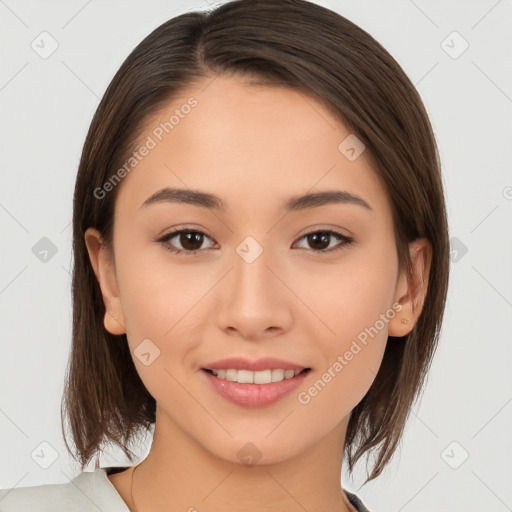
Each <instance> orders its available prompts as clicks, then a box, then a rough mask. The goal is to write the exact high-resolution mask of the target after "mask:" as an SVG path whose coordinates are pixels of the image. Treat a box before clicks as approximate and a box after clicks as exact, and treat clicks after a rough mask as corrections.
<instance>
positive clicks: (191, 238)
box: [180, 231, 203, 251]
mask: <svg viewBox="0 0 512 512" xmlns="http://www.w3.org/2000/svg"><path fill="white" fill-rule="evenodd" d="M202 237H203V235H202V234H201V233H196V232H193V231H189V232H186V233H182V234H181V235H180V244H181V245H182V247H183V248H184V249H185V250H186V251H196V250H198V249H200V248H201V245H202V242H203V240H202ZM194 243H196V244H197V246H194ZM190 244H192V246H190Z"/></svg>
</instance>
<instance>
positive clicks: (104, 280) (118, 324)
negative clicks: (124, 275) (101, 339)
mask: <svg viewBox="0 0 512 512" xmlns="http://www.w3.org/2000/svg"><path fill="white" fill-rule="evenodd" d="M85 245H86V246H87V251H88V252H89V259H90V260H91V265H92V267H93V269H94V273H95V274H96V279H98V283H99V285H100V288H101V294H102V295H103V303H104V304H105V309H106V313H105V318H104V320H103V323H104V325H105V329H106V330H107V331H108V332H110V333H111V334H116V335H120V334H124V333H125V332H126V327H125V322H124V316H123V310H122V307H121V301H120V299H119V292H118V289H117V282H116V274H115V267H114V264H113V261H112V258H111V255H110V254H109V253H108V251H107V249H106V248H105V246H104V243H103V239H102V237H101V234H100V232H99V231H98V230H97V229H95V228H89V229H87V231H86V232H85Z"/></svg>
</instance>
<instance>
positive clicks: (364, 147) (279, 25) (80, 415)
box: [0, 0, 449, 512]
mask: <svg viewBox="0 0 512 512" xmlns="http://www.w3.org/2000/svg"><path fill="white" fill-rule="evenodd" d="M73 226H74V231H73V233H74V242H73V250H74V269H73V311H74V318H73V344H72V353H71V358H70V363H69V367H68V373H67V385H66V389H65V394H64V399H63V407H64V410H63V419H64V418H65V419H66V420H67V422H68V424H69V428H70V432H71V437H72V441H73V443H74V445H75V448H74V449H71V448H69V445H68V449H69V450H70V452H71V453H72V454H73V455H74V456H75V457H76V459H77V460H78V461H79V462H80V465H81V468H82V473H81V474H80V475H78V476H77V477H76V478H75V479H74V480H73V481H72V482H69V483H67V484H58V485H55V484H54V485H47V486H37V487H29V488H20V489H12V490H10V491H3V492H2V495H0V509H1V510H2V511H4V510H5V511H10V510H21V509H27V508H30V509H31V510H50V509H51V510H53V511H56V510H70V507H74V508H73V510H89V509H91V507H92V508H94V507H97V508H98V509H100V510H103V511H104V512H107V511H113V510H123V511H127V510H131V511H149V510H154V511H161V510H162V511H163V510H166V511H168V510H196V509H197V510H235V511H236V510H244V511H251V510H291V509H297V510H299V509H301V508H302V509H305V510H309V511H320V510H340V511H349V510H350V511H354V510H359V511H365V510H367V508H366V507H365V505H364V504H363V503H362V501H361V500H360V499H359V498H358V497H357V496H356V495H355V494H353V493H351V492H349V491H346V490H344V489H343V488H342V486H341V484H340V475H341V468H342V461H343V459H344V457H346V461H347V463H348V468H349V470H350V471H351V470H352V469H353V467H354V465H355V463H356V462H357V461H358V460H359V459H360V458H361V457H362V456H363V455H369V454H370V453H371V454H373V455H374V456H375V463H374V466H373V468H372V471H371V473H370V474H369V475H368V479H367V481H369V480H372V479H374V478H376V477H377V476H378V475H379V474H380V473H381V472H382V470H383V469H384V467H385V466H386V464H387V463H388V462H389V461H390V459H391V457H392V455H393V453H394V452H395V451H396V448H397V446H398V443H399V441H400V438H401V435H402V433H403V429H404V425H405V422H406V419H407V416H408V414H409V411H410V408H411V405H412V403H413V402H414V400H415V399H416V398H417V397H418V396H419V393H420V391H421V388H422V385H423V383H424V379H425V377H426V375H427V372H428V368H429V366H430V362H431V360H432V357H433V354H434V352H435V348H436V345H437V340H438V336H439V330H440V325H441V320H442V316H443V310H444V303H445V297H446V291H447V283H448V266H449V264H448V230H447V222H446V213H445V204H444V198H443V190H442V180H441V175H440V164H439V157H438V153H437V147H436V143H435V138H434V135H433V133H432V128H431V125H430V123H429V120H428V116H427V114H426V112H425V109H424V107H423V104H422V102H421V99H420V97H419V95H418V93H417V91H416V90H415V89H414V87H413V85H412V84H411V82H410V81H409V79H408V78H407V77H406V75H405V73H404V72H403V70H402V69H401V68H400V66H399V65H398V64H397V63H396V61H395V60H394V59H393V58H392V57H391V56H390V55H389V53H388V52H386V50H384V48H382V46H381V45H380V44H379V43H377V42H376V41H375V40H374V39H373V38H372V37H371V36H370V35H369V34H367V33H366V32H365V31H363V30H362V29H360V28H359V27H357V26H356V25H354V24H353V23H351V22H350V21H349V20H347V19H345V18H343V17H342V16H340V15H338V14H336V13H334V12H332V11H330V10H328V9H326V8H323V7H320V6H318V5H315V4H313V3H310V2H306V1H303V0H280V1H275V0H257V1H254V0H252V1H251V0H235V1H231V2H228V3H226V4H224V5H222V6H220V7H218V8H216V9H214V10H212V11H211V12H192V13H186V14H183V15H180V16H177V17H175V18H173V19H171V20H169V21H168V22H166V23H164V24H163V25H161V26H160V27H158V28H157V29H156V30H155V31H154V32H153V33H151V34H150V35H149V36H148V37H146V38H145V39H144V40H143V41H142V42H141V43H140V44H139V45H138V46H137V47H136V48H135V50H134V51H133V52H132V53H131V54H130V55H129V56H128V58H127V59H126V61H125V62H124V63H123V65H122V66H121V68H120V69H119V71H118V72H117V74H116V75H115V77H114V79H113V80H112V82H111V84H110V85H109V87H108V89H107V91H106V93H105V95H104V97H103V99H102V101H101V103H100V105H99V107H98V109H97V111H96V114H95V116H94V119H93V121H92V123H91V126H90V129H89V133H88V136H87V139H86V141H85V145H84V149H83V153H82V158H81V162H80V167H79V171H78V176H77V181H76V188H75V196H74V217H73ZM150 428H154V436H153V442H152V445H151V449H150V451H149V454H148V455H147V457H146V458H145V459H144V460H143V461H142V462H141V463H139V464H136V465H132V466H129V467H121V468H112V467H110V468H101V467H99V465H98V460H97V459H96V470H95V471H94V472H93V473H88V472H84V471H83V469H84V468H85V466H86V465H87V464H88V462H89V461H91V460H92V459H93V457H95V456H97V455H98V454H99V453H100V451H101V450H102V447H103V446H105V445H106V444H108V443H113V444H115V445H117V446H119V447H121V448H122V449H123V450H124V452H125V453H126V455H127V456H128V457H129V459H130V460H131V461H132V460H133V452H132V450H131V449H130V447H129V446H130V444H131V443H133V442H136V441H137V439H138V435H140V433H141V432H142V431H143V430H144V429H150ZM63 433H64V436H66V432H65V428H64V424H63ZM93 505H94V506H93Z"/></svg>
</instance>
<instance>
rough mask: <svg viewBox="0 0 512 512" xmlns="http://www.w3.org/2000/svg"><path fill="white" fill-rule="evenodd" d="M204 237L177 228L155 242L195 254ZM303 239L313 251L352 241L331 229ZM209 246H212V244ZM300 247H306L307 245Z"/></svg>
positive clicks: (198, 233) (172, 249)
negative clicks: (333, 243)
mask: <svg viewBox="0 0 512 512" xmlns="http://www.w3.org/2000/svg"><path fill="white" fill-rule="evenodd" d="M205 237H206V238H208V239H210V240H211V238H210V237H209V236H208V235H207V234H206V233H204V232H203V231H199V230H195V229H194V230H192V229H177V230H174V231H171V232H170V233H168V234H166V235H165V236H163V237H162V238H160V239H158V240H157V242H160V243H161V244H163V245H164V247H165V248H166V249H167V250H168V251H170V252H173V253H176V254H180V253H185V254H187V255H195V254H197V252H198V251H199V250H202V248H201V246H202V245H203V242H204V239H205ZM333 238H336V239H338V241H339V242H338V244H335V245H334V248H332V247H333V246H332V245H331V241H332V240H333ZM173 239H177V240H176V242H174V243H178V244H179V245H180V246H181V247H175V245H174V244H173V243H171V240H173ZM303 239H306V241H307V243H308V244H309V245H310V246H311V247H312V249H313V252H319V253H325V252H334V251H338V250H341V249H344V248H345V247H346V246H348V245H349V244H351V243H352V242H353V239H352V238H350V237H348V236H346V235H343V234H341V233H338V232H337V231H333V230H319V231H312V232H311V233H306V234H305V235H303V236H302V237H301V238H300V239H299V240H303ZM210 247H212V245H211V246H210ZM301 248H302V249H304V248H305V249H307V247H301Z"/></svg>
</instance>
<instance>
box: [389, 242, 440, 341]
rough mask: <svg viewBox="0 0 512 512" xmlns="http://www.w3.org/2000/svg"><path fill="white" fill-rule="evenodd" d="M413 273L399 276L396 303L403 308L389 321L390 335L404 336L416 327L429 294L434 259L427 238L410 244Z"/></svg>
mask: <svg viewBox="0 0 512 512" xmlns="http://www.w3.org/2000/svg"><path fill="white" fill-rule="evenodd" d="M409 254H410V258H411V273H410V274H407V273H406V272H405V271H404V272H402V273H401V275H400V276H399V278H398V282H397V286H396V293H395V303H398V304H400V306H401V309H400V310H399V312H398V313H397V315H396V316H395V317H394V318H393V319H392V320H390V322H389V330H388V334H389V336H395V337H402V336H405V335H407V334H409V333H410V332H411V331H412V329H413V328H414V326H415V324H416V322H417V320H418V318H419V316H420V314H421V311H422V309H423V304H424V302H425V298H426V296H427V288H428V277H429V273H430V265H431V261H432V246H431V245H430V243H429V241H428V240H426V239H425V238H419V239H417V240H415V241H414V242H412V243H411V244H409Z"/></svg>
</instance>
